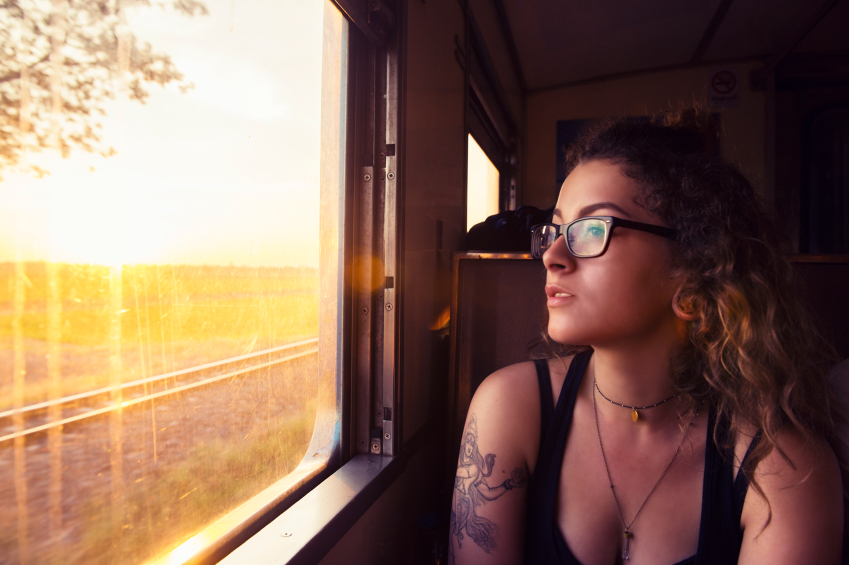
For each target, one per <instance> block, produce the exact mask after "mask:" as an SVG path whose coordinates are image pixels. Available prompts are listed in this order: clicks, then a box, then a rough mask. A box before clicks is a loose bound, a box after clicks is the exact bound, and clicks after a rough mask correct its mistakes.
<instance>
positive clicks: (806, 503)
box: [739, 433, 843, 565]
mask: <svg viewBox="0 0 849 565" xmlns="http://www.w3.org/2000/svg"><path fill="white" fill-rule="evenodd" d="M782 436H783V437H782V438H780V441H781V442H782V446H783V447H784V449H785V451H786V452H787V455H788V456H789V457H790V459H791V460H792V461H793V465H790V463H788V462H787V461H786V460H785V459H784V458H783V457H782V456H781V455H780V454H779V453H778V450H773V452H772V453H771V454H770V455H769V456H768V457H767V458H766V459H764V460H763V461H761V463H760V464H759V465H758V469H757V471H756V476H757V478H758V481H759V483H760V485H761V488H763V490H764V493H765V494H766V496H767V498H768V500H769V506H768V505H767V502H766V501H765V500H764V499H763V497H761V496H759V495H758V494H757V493H756V492H755V491H754V489H753V488H751V487H750V488H749V492H748V494H747V495H746V503H745V505H744V506H743V517H742V520H741V523H742V525H743V527H744V533H743V546H742V548H741V550H740V561H739V563H740V565H760V564H766V563H770V564H773V565H781V564H787V565H790V564H800V563H811V564H821V565H828V564H834V565H836V564H837V563H839V562H840V552H841V547H842V532H843V497H842V487H841V478H840V470H839V467H838V465H837V458H836V457H835V456H834V453H833V452H832V451H831V449H830V448H829V447H828V446H826V445H825V444H824V443H822V444H819V445H810V444H807V445H805V444H803V443H802V442H801V441H800V440H799V439H796V438H793V437H790V434H789V433H788V434H782ZM794 466H795V469H794V468H793V467H794ZM770 507H771V510H772V515H771V519H770V520H769V524H768V525H767V520H768V519H769V518H770V514H769V511H770ZM765 525H766V527H764V526H765Z"/></svg>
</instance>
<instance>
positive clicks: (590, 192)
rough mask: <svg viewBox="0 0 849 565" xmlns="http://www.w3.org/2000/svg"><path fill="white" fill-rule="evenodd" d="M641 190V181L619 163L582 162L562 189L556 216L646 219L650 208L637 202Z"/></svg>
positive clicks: (564, 217) (568, 219)
mask: <svg viewBox="0 0 849 565" xmlns="http://www.w3.org/2000/svg"><path fill="white" fill-rule="evenodd" d="M640 192H641V189H640V186H639V184H638V183H637V182H636V181H634V180H633V179H631V178H628V177H627V176H625V174H624V173H623V172H622V169H621V168H620V167H619V166H618V165H615V164H613V163H611V162H609V161H590V162H588V163H581V164H580V165H578V166H577V167H575V169H574V170H573V171H572V172H571V173H570V174H569V176H568V177H566V180H565V181H564V183H563V186H562V187H561V189H560V197H559V198H558V199H557V206H556V207H555V209H554V219H555V220H558V221H562V222H564V223H565V222H570V221H572V220H574V219H577V218H580V217H583V216H589V215H613V216H622V217H624V218H626V219H632V220H647V219H649V214H648V212H647V211H646V210H645V209H644V208H643V207H641V206H639V205H638V204H637V203H636V202H635V199H636V198H637V197H638V196H639V194H640ZM599 204H606V205H604V206H598V205H599Z"/></svg>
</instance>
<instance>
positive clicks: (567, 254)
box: [542, 235, 575, 272]
mask: <svg viewBox="0 0 849 565" xmlns="http://www.w3.org/2000/svg"><path fill="white" fill-rule="evenodd" d="M542 263H543V265H545V268H546V269H547V270H548V271H551V272H555V271H567V272H569V271H572V270H574V269H575V256H574V255H572V252H571V251H569V247H568V246H567V245H566V236H565V235H561V236H560V237H558V238H557V239H555V240H554V243H553V244H552V245H551V247H549V248H548V249H546V251H545V253H543V254H542Z"/></svg>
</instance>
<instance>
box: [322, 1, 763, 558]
mask: <svg viewBox="0 0 849 565" xmlns="http://www.w3.org/2000/svg"><path fill="white" fill-rule="evenodd" d="M405 5H406V10H404V12H405V15H404V20H403V21H402V22H401V25H402V26H404V27H403V30H404V31H403V37H404V39H403V45H404V47H403V51H404V57H405V59H406V64H405V71H404V73H403V75H402V92H403V93H404V94H403V106H404V110H403V111H404V115H405V118H404V120H405V125H404V132H405V133H404V136H405V137H404V143H405V144H406V151H405V155H406V156H405V162H404V163H403V165H402V166H403V167H404V169H405V174H404V189H403V190H404V195H403V198H404V200H403V207H404V209H405V215H404V218H403V224H404V240H403V249H404V257H403V283H402V284H403V285H404V303H403V325H402V334H401V335H402V337H401V339H402V342H401V351H402V359H401V383H402V385H401V386H402V401H403V434H404V435H403V437H404V439H410V438H411V437H413V436H414V435H415V434H416V433H417V432H422V431H425V432H427V433H426V434H425V435H426V437H427V438H428V439H427V441H426V442H425V444H424V447H423V448H422V449H420V450H419V451H418V452H417V454H416V455H415V456H413V457H412V458H411V459H410V460H409V461H408V463H407V465H406V467H405V469H404V471H403V473H402V474H401V476H400V477H399V478H398V479H397V480H396V482H395V483H394V484H393V485H392V486H391V487H390V488H389V489H388V490H387V491H386V492H384V493H383V494H382V495H381V496H380V498H379V499H378V500H377V501H376V502H375V503H374V504H373V505H372V506H371V507H370V509H369V510H368V511H367V512H366V513H365V514H364V515H363V516H362V517H361V518H360V519H359V521H358V522H356V524H354V526H353V527H351V528H350V529H349V530H348V532H347V533H346V534H345V535H344V536H343V537H342V539H341V540H340V541H339V542H338V543H337V544H336V545H335V547H333V548H331V549H329V551H328V553H327V554H326V556H325V557H324V559H323V560H322V561H321V564H322V565H335V564H343V563H344V564H346V565H348V564H358V563H362V564H382V563H386V564H397V563H423V564H424V563H434V562H435V561H434V559H433V557H434V547H435V546H436V547H444V546H445V541H446V540H445V539H442V538H443V537H445V536H447V522H448V512H449V506H448V501H450V494H451V488H452V484H451V482H450V474H449V473H448V472H446V471H450V469H451V463H452V461H451V459H452V457H456V454H455V455H453V456H452V455H451V452H450V449H446V446H447V445H448V443H449V439H448V438H447V437H446V436H447V433H448V432H447V431H446V430H447V429H448V428H447V424H446V421H445V420H446V418H445V414H447V413H450V411H451V406H449V400H448V399H449V397H450V396H449V394H448V392H449V391H448V387H449V383H448V378H449V355H448V340H447V337H446V335H445V331H444V330H440V324H439V320H440V317H443V318H444V314H445V312H446V311H447V309H448V308H449V305H450V299H451V291H452V289H451V254H452V252H453V251H460V250H463V241H464V237H465V231H466V230H465V221H466V211H465V185H466V151H467V149H466V139H467V133H468V129H467V119H468V118H467V116H466V111H467V110H466V98H465V97H466V96H467V90H466V82H465V70H464V68H463V66H462V65H461V63H460V62H459V60H460V58H461V57H462V49H463V46H464V45H467V42H466V33H467V30H468V29H469V23H468V21H467V18H472V19H473V20H474V25H475V26H476V27H477V29H478V33H479V35H480V37H482V38H483V40H484V42H485V44H486V49H487V50H488V53H489V56H490V58H491V60H492V62H493V66H494V67H495V70H496V72H497V75H498V76H497V78H498V80H499V81H500V82H501V86H502V88H503V90H504V93H505V95H506V98H507V100H508V102H509V107H510V111H511V112H512V114H513V115H512V118H513V119H514V121H515V123H516V124H517V126H518V130H519V139H518V140H517V146H518V147H519V165H518V171H519V176H518V179H517V180H518V200H517V204H519V205H523V204H524V205H532V206H537V207H539V208H547V207H549V206H551V205H552V204H553V203H554V201H555V198H556V194H557V189H558V186H557V182H556V166H557V159H558V158H560V155H561V153H560V148H558V147H557V146H556V145H557V142H556V123H557V121H559V120H573V119H590V118H603V117H616V116H623V115H627V116H641V115H647V114H650V113H653V112H656V111H659V110H663V109H665V108H669V107H670V106H672V107H675V106H677V105H679V104H680V103H691V102H693V101H694V100H695V101H705V100H706V98H707V89H708V80H709V76H710V72H711V70H712V68H713V67H711V66H702V67H693V68H686V69H679V70H669V71H663V72H650V73H644V74H638V75H633V76H627V77H622V78H617V79H612V80H605V81H598V82H591V83H584V84H578V85H572V86H564V87H561V88H554V89H547V90H544V91H537V92H528V91H523V90H522V88H521V86H520V83H521V79H519V78H518V74H517V70H516V67H515V60H511V58H510V54H509V49H508V45H507V40H506V39H505V35H504V30H503V29H502V28H501V26H500V25H499V20H498V17H497V14H496V13H495V12H494V8H493V3H492V2H489V1H487V0H469V2H468V3H467V6H468V13H464V10H463V7H462V3H461V2H457V1H456V0H408V1H407V2H406V3H405ZM733 66H734V67H736V69H737V70H738V76H739V77H741V87H740V91H739V103H738V105H737V106H736V107H730V108H719V109H717V110H716V111H717V112H719V113H720V114H721V123H722V127H723V128H724V132H725V135H724V138H723V139H722V146H721V147H722V152H723V154H724V155H725V156H726V157H729V158H731V159H732V160H734V161H736V162H737V163H738V164H739V165H740V167H741V169H742V170H743V172H744V173H745V174H746V175H747V176H748V177H749V178H750V180H752V182H753V183H754V184H755V186H756V187H757V188H758V189H759V190H761V191H763V193H764V195H765V196H766V197H767V199H768V200H770V201H774V198H775V194H774V188H773V186H772V183H770V181H769V178H768V167H769V162H770V157H769V155H768V153H769V150H770V149H769V148H770V143H769V140H768V137H767V134H768V130H769V127H768V123H767V116H768V107H767V106H768V100H767V96H768V95H767V92H766V91H765V90H763V89H761V90H756V89H753V88H752V87H751V85H750V84H749V80H748V77H749V73H750V72H751V71H752V70H753V69H756V68H761V67H762V66H763V61H761V60H750V61H741V62H738V63H735V64H734V65H733ZM443 328H444V326H443ZM438 551H439V550H437V552H438Z"/></svg>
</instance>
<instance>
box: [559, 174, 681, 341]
mask: <svg viewBox="0 0 849 565" xmlns="http://www.w3.org/2000/svg"><path fill="white" fill-rule="evenodd" d="M640 192H641V191H640V187H639V185H638V184H637V183H636V182H635V181H634V180H632V179H630V178H628V177H626V176H625V175H624V174H623V173H622V171H621V169H620V168H619V166H618V165H614V164H612V163H610V162H609V161H590V162H587V163H583V164H581V165H578V166H577V167H576V168H575V169H574V170H573V171H572V173H571V174H570V175H569V176H568V177H567V178H566V181H565V182H564V183H563V187H562V188H561V190H560V198H558V200H557V206H556V207H555V209H554V218H553V220H552V222H553V223H555V224H568V223H569V222H571V221H573V220H576V219H578V218H582V217H585V216H616V217H619V218H624V219H627V220H634V221H637V222H644V223H647V224H655V225H663V224H662V222H661V221H660V220H659V219H658V218H657V217H655V216H653V215H652V214H650V213H649V212H648V211H646V210H645V209H644V208H643V207H641V206H639V205H638V204H636V203H635V202H634V200H635V199H636V197H637V196H638V195H639V194H640ZM670 247H671V246H670V244H669V241H668V240H667V239H665V238H663V237H660V236H657V235H654V234H650V233H646V232H643V231H638V230H632V229H628V228H623V227H617V228H616V229H615V230H614V231H613V232H612V234H611V236H610V243H609V245H608V248H607V251H605V253H604V254H603V255H601V256H599V257H592V258H578V257H575V256H574V255H572V254H571V253H570V252H569V249H568V248H567V247H566V242H565V238H564V237H558V238H557V241H556V242H555V243H554V245H552V247H551V248H549V249H548V251H546V252H545V255H543V263H544V264H545V268H546V270H547V281H546V282H547V284H546V287H545V290H546V294H547V295H548V312H549V322H548V333H549V335H550V336H551V337H552V339H554V340H555V341H557V342H560V343H568V344H573V345H592V346H596V347H598V346H605V345H612V344H615V343H622V342H623V340H625V341H634V340H637V341H639V340H641V339H644V338H650V336H651V335H654V334H656V333H657V332H668V331H673V332H674V331H675V328H676V320H677V318H676V317H675V313H674V312H673V310H672V297H673V295H674V294H675V290H676V286H675V285H674V284H673V282H672V281H671V280H670V268H669V253H670Z"/></svg>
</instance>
